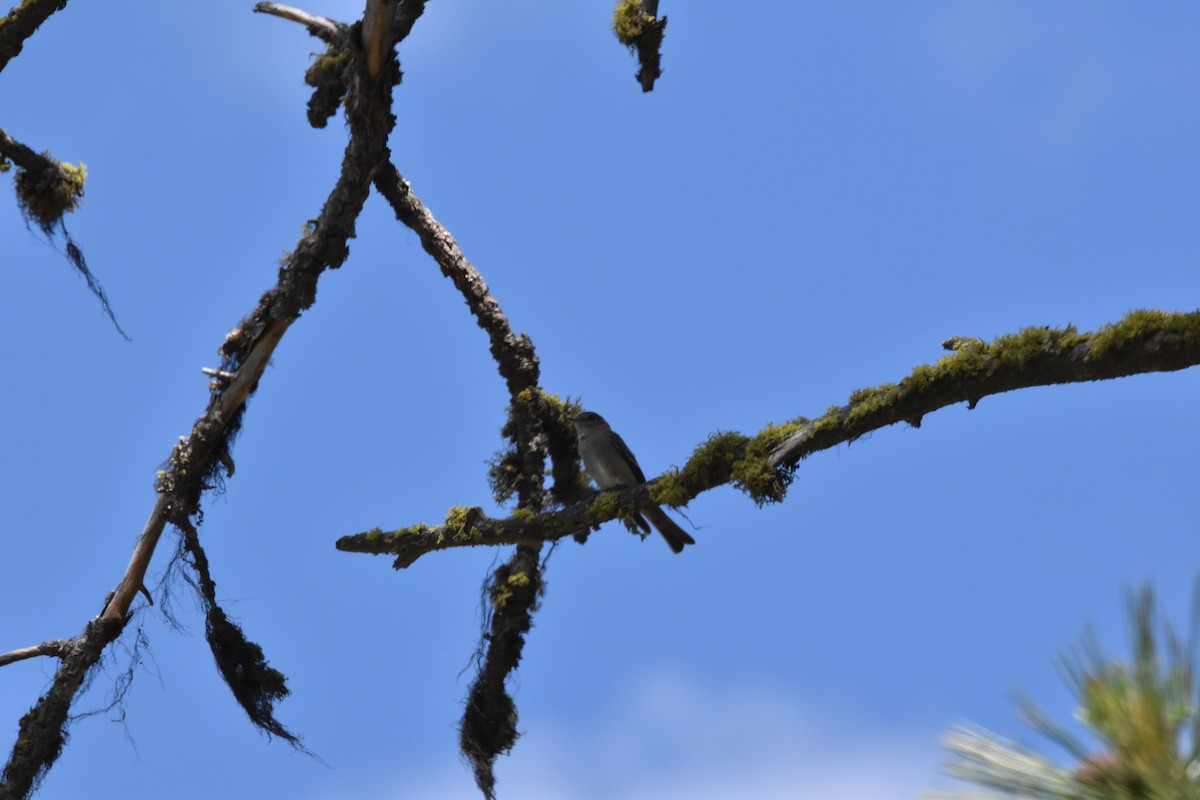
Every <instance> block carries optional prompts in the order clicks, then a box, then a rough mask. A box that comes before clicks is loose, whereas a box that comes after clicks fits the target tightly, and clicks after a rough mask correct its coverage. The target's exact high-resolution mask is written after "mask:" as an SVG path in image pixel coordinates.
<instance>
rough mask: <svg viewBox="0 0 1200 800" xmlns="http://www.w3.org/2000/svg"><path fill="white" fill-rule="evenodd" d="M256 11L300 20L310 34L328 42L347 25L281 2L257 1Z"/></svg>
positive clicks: (293, 20)
mask: <svg viewBox="0 0 1200 800" xmlns="http://www.w3.org/2000/svg"><path fill="white" fill-rule="evenodd" d="M254 12H255V13H256V14H271V15H272V16H276V17H279V18H280V19H286V20H291V21H292V22H298V23H300V24H301V25H303V26H304V27H306V28H308V32H309V33H310V34H312V35H313V36H316V37H317V38H318V39H322V40H324V41H326V42H330V41H333V40H334V39H335V38H337V37H338V36H339V35H340V34H341V32H342V29H344V28H345V27H346V26H345V25H342V24H341V23H340V22H334V21H333V20H331V19H327V18H325V17H318V16H317V15H316V14H310V13H308V12H307V11H301V10H300V9H298V8H292V7H291V6H285V5H282V4H280V3H255V4H254Z"/></svg>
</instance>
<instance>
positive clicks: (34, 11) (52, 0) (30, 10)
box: [0, 0, 67, 71]
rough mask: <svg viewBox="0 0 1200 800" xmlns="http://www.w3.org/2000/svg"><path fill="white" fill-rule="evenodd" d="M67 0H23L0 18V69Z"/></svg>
mask: <svg viewBox="0 0 1200 800" xmlns="http://www.w3.org/2000/svg"><path fill="white" fill-rule="evenodd" d="M66 5H67V0H24V2H21V3H18V4H17V5H15V6H13V7H12V10H11V11H9V12H8V15H7V16H5V17H3V18H0V71H3V70H4V68H5V67H6V66H7V65H8V62H9V61H11V60H12V59H14V58H16V57H17V56H18V55H19V54H20V52H21V50H22V49H23V48H24V47H25V40H26V39H28V38H29V37H30V36H32V35H33V32H34V31H36V30H37V29H38V27H40V26H41V24H42V23H43V22H45V21H46V20H47V19H49V18H50V15H51V14H53V13H54V12H55V11H61V10H62V9H63V8H66Z"/></svg>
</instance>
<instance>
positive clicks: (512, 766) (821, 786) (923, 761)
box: [405, 672, 942, 800]
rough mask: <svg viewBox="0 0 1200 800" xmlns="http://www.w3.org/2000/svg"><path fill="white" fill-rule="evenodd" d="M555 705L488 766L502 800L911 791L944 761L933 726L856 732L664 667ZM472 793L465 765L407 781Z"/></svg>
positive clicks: (795, 702)
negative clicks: (596, 705)
mask: <svg viewBox="0 0 1200 800" xmlns="http://www.w3.org/2000/svg"><path fill="white" fill-rule="evenodd" d="M518 705H520V698H518ZM562 711H563V713H562V715H561V716H560V717H559V718H558V719H553V720H552V719H545V718H542V719H526V720H525V724H523V725H522V728H524V729H526V732H525V734H524V735H523V736H522V738H521V740H520V741H519V742H518V744H517V747H516V749H515V751H514V752H513V754H512V756H511V757H509V758H507V759H501V760H500V761H499V762H498V764H497V778H498V784H497V791H498V793H499V795H500V797H521V798H568V797H569V798H607V797H622V798H630V797H636V798H674V797H678V798H697V799H700V798H733V797H737V798H829V799H830V800H834V799H838V798H846V800H852V799H854V798H871V799H872V800H874V799H875V798H891V797H916V796H918V795H920V794H921V793H922V792H923V791H924V790H926V789H928V788H930V787H931V786H932V785H934V784H935V783H937V782H938V779H937V774H936V773H937V770H938V766H939V764H940V762H941V761H942V753H941V751H940V750H939V748H938V745H937V742H936V738H937V734H936V732H933V733H928V735H927V733H926V732H921V733H916V734H910V733H909V732H906V731H897V730H881V729H869V730H865V729H863V728H862V727H861V726H856V725H855V724H854V723H853V722H850V721H847V720H846V719H845V718H844V717H845V715H840V714H839V713H838V712H837V710H835V709H829V708H816V704H813V703H809V702H806V701H803V700H801V699H799V698H797V697H795V696H794V695H792V694H790V693H789V692H788V691H787V690H785V689H783V688H782V687H778V686H769V687H768V686H761V685H756V686H734V687H728V686H726V687H711V686H703V685H701V684H700V683H699V682H697V681H696V680H694V679H691V678H690V677H688V676H686V675H682V674H676V673H666V672H662V673H658V674H653V675H646V676H643V677H642V678H641V679H639V680H637V681H636V682H634V683H633V684H632V685H631V686H629V687H628V688H627V689H626V690H624V691H621V692H619V693H617V695H616V696H614V697H613V698H612V699H611V703H610V705H609V708H608V711H607V712H606V713H602V714H599V715H593V716H592V717H591V718H587V719H584V718H582V717H580V716H578V715H572V714H571V713H570V710H569V709H565V708H564V709H563V710H562ZM410 777H411V776H410ZM471 789H472V786H471V778H470V775H469V772H468V771H467V770H466V768H465V767H464V769H463V771H462V772H460V773H458V774H456V775H441V776H427V778H426V780H418V781H417V782H416V783H415V784H414V783H413V782H412V781H407V782H406V784H405V793H406V794H413V793H414V792H415V793H416V794H415V795H413V796H422V797H462V796H464V795H469V794H470V791H471Z"/></svg>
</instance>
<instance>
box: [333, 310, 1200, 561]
mask: <svg viewBox="0 0 1200 800" xmlns="http://www.w3.org/2000/svg"><path fill="white" fill-rule="evenodd" d="M943 346H944V347H945V348H947V349H949V350H952V351H953V352H952V353H951V354H950V355H948V356H946V357H944V358H942V359H941V360H939V361H938V362H937V363H935V364H931V365H921V366H918V367H917V368H915V369H914V370H913V371H912V373H911V374H910V375H909V376H908V377H906V378H904V379H903V380H901V381H900V382H899V383H885V384H883V385H881V386H878V387H875V388H871V389H860V390H858V391H856V392H854V393H852V394H851V396H850V401H849V402H848V403H847V404H846V405H842V406H833V407H832V408H830V409H829V410H828V411H827V412H826V413H825V414H824V415H823V416H821V417H819V418H817V419H814V420H808V419H805V418H803V417H800V418H797V419H795V420H792V421H790V422H787V423H784V424H782V425H775V424H768V425H767V426H766V427H764V428H763V429H762V430H761V431H759V432H758V433H757V434H756V435H755V436H753V437H748V436H744V435H741V434H738V433H729V432H726V433H718V434H715V435H714V436H711V437H710V438H709V439H708V440H706V441H705V442H704V443H702V444H701V445H700V446H699V447H697V448H696V450H695V452H694V453H693V454H692V456H691V458H689V459H688V460H687V462H686V463H685V464H684V465H683V467H681V468H675V469H672V470H671V471H669V472H667V473H665V474H663V475H661V476H659V477H658V478H655V479H654V480H652V481H649V482H647V483H644V484H641V485H639V486H634V487H630V488H628V489H623V490H621V491H619V492H615V491H610V492H600V493H599V494H597V495H594V496H593V497H592V498H591V499H589V500H586V501H584V502H580V503H576V504H574V505H570V506H568V507H566V508H563V509H560V510H555V511H550V512H548V513H544V514H534V513H533V512H531V511H529V510H524V509H518V510H517V511H516V512H514V513H513V515H512V516H511V517H508V518H505V519H495V518H492V517H489V516H487V515H486V514H484V513H483V511H482V510H481V509H479V508H469V509H468V508H463V507H456V508H454V509H451V512H450V514H449V515H448V516H447V519H446V520H445V522H443V523H442V524H440V525H436V526H429V525H423V524H419V525H414V526H411V527H408V528H401V529H399V530H394V531H389V532H385V531H383V530H381V529H378V528H376V529H374V530H371V531H366V532H364V533H358V534H355V535H352V536H344V537H342V538H341V539H339V540H338V541H337V548H338V549H339V550H342V551H343V552H352V553H371V554H375V555H381V554H384V553H387V554H391V555H394V556H396V561H395V567H396V568H397V569H401V568H403V567H407V566H409V565H410V564H412V563H413V562H414V561H416V560H417V559H418V558H419V557H420V556H422V555H424V554H425V553H431V552H434V551H436V550H447V549H450V548H454V547H478V546H496V545H512V544H534V543H537V542H542V541H553V540H556V539H561V538H563V537H564V536H568V535H571V534H574V533H578V532H581V531H585V530H588V529H590V528H594V527H596V526H598V525H600V524H601V523H603V522H607V521H609V520H613V519H618V518H620V517H623V516H626V515H628V514H629V513H630V512H633V511H635V510H637V508H638V507H639V506H642V505H644V504H645V503H646V502H653V503H655V504H658V505H670V506H675V507H680V506H684V505H686V504H687V503H688V502H690V501H691V500H692V499H693V498H695V497H696V496H697V495H699V494H700V493H701V492H705V491H708V490H709V489H712V488H715V487H717V486H721V485H723V484H726V483H731V484H733V485H734V486H735V487H736V488H738V489H741V490H742V491H744V492H746V494H748V495H749V496H750V498H751V499H752V500H754V501H755V502H756V503H758V504H759V505H762V504H764V503H768V502H779V501H781V500H783V498H784V496H785V494H786V492H787V487H788V485H789V484H790V483H791V480H792V477H793V473H794V472H795V469H796V467H797V466H798V465H799V462H800V461H801V460H802V459H803V458H805V457H806V456H808V455H809V454H811V453H815V452H817V451H819V450H827V449H830V448H832V447H835V446H837V445H839V444H844V443H847V442H852V441H854V440H856V439H858V438H860V437H862V436H863V435H865V434H867V433H870V432H871V431H875V430H878V429H880V428H884V427H887V426H889V425H893V424H895V423H897V422H908V423H909V424H911V425H913V426H914V427H919V426H920V424H921V419H922V418H923V417H924V416H925V415H926V414H928V413H930V412H931V411H935V410H937V409H939V408H944V407H945V406H949V405H954V404H956V403H962V402H965V403H967V404H968V405H969V406H970V407H972V408H974V407H975V405H976V404H977V403H978V402H979V400H980V399H981V398H983V397H985V396H987V395H992V394H999V393H1001V392H1009V391H1013V390H1016V389H1023V388H1028V387H1033V386H1046V385H1050V384H1065V383H1079V382H1084V381H1094V380H1103V379H1108V378H1119V377H1126V376H1130V375H1136V374H1140V373H1144V372H1169V371H1174V370H1180V369H1185V368H1187V367H1191V366H1195V365H1196V364H1200V311H1193V312H1180V313H1167V312H1164V311H1134V312H1131V313H1130V314H1128V315H1126V316H1125V317H1124V318H1123V319H1122V320H1120V321H1118V322H1115V323H1112V324H1110V325H1106V326H1104V327H1103V328H1101V329H1100V330H1098V331H1096V332H1094V333H1078V332H1077V331H1076V330H1075V329H1074V327H1072V326H1067V327H1066V328H1063V329H1053V328H1028V329H1026V330H1023V331H1021V332H1019V333H1016V334H1011V335H1007V336H1001V337H999V338H997V339H996V340H995V341H993V342H991V343H986V342H983V341H981V340H978V339H964V338H954V339H949V340H947V341H946V342H944V343H943Z"/></svg>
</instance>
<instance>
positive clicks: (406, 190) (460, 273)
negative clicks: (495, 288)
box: [375, 162, 539, 397]
mask: <svg viewBox="0 0 1200 800" xmlns="http://www.w3.org/2000/svg"><path fill="white" fill-rule="evenodd" d="M375 188H376V189H378V190H379V193H380V194H382V195H383V196H384V198H385V199H386V200H387V201H388V203H390V204H391V206H392V210H393V211H394V212H395V214H396V219H398V220H400V222H402V223H404V224H405V225H407V226H408V227H409V228H411V229H412V230H413V231H414V232H415V233H416V234H417V236H418V237H419V238H420V240H421V246H422V247H424V248H425V252H427V253H429V255H431V256H433V260H434V261H436V262H437V265H438V267H439V268H440V269H441V271H442V274H443V275H445V276H446V277H447V278H449V279H450V280H451V281H452V282H453V283H454V287H455V288H456V289H458V291H459V292H461V293H462V296H463V299H464V300H466V301H467V308H469V309H470V311H471V314H472V315H474V317H475V321H476V322H477V323H478V324H479V327H481V328H483V329H484V331H486V332H487V335H488V339H489V340H490V341H491V352H492V358H494V359H495V361H496V364H497V366H498V367H499V369H500V374H501V375H502V376H503V377H504V380H505V382H506V383H507V384H508V392H509V395H510V396H512V397H516V396H517V395H519V394H520V393H521V392H522V391H524V390H525V389H530V388H533V387H536V386H537V382H538V374H539V369H538V360H537V356H536V355H534V352H533V342H532V341H530V339H529V337H528V336H526V335H525V334H521V335H519V336H518V335H517V334H515V333H513V330H512V328H511V327H510V326H509V324H508V318H507V317H505V316H504V312H503V311H501V310H500V304H499V303H497V302H496V300H495V298H493V297H492V295H491V293H490V292H489V290H488V286H487V283H486V282H485V281H484V279H483V276H482V275H481V274H480V273H479V270H477V269H475V267H474V265H472V264H471V262H470V261H469V260H468V259H467V257H466V256H465V255H463V252H462V250H461V249H459V246H458V242H457V241H455V239H454V237H453V236H452V235H451V234H450V231H448V230H446V228H445V226H443V225H442V224H441V223H440V222H438V221H437V219H436V218H435V217H434V216H433V212H431V211H430V210H429V209H428V208H426V207H425V204H424V203H422V202H421V199H420V198H419V197H417V196H416V195H415V194H413V191H412V187H411V186H410V185H409V183H408V181H406V180H405V179H404V177H403V176H402V175H401V174H400V173H399V172H398V171H397V170H396V167H395V166H394V165H393V164H391V163H390V162H389V163H388V164H386V165H385V166H383V167H382V168H381V169H380V170H379V172H378V173H377V174H376V175H375Z"/></svg>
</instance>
